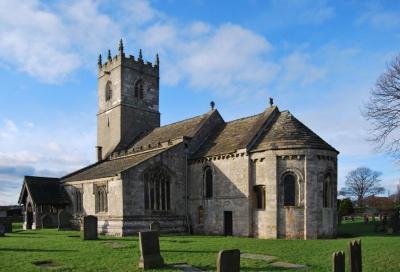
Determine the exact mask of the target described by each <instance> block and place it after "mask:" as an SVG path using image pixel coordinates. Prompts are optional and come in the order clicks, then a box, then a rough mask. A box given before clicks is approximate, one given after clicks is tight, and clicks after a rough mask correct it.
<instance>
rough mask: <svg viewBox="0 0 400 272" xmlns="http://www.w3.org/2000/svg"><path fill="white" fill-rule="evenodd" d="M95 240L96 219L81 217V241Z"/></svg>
mask: <svg viewBox="0 0 400 272" xmlns="http://www.w3.org/2000/svg"><path fill="white" fill-rule="evenodd" d="M96 239H97V217H96V216H93V215H88V216H85V217H83V240H96Z"/></svg>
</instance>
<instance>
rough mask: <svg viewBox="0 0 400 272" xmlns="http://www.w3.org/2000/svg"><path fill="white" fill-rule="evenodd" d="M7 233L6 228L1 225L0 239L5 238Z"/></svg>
mask: <svg viewBox="0 0 400 272" xmlns="http://www.w3.org/2000/svg"><path fill="white" fill-rule="evenodd" d="M5 233H6V227H4V225H3V224H0V237H3V236H4V234H5Z"/></svg>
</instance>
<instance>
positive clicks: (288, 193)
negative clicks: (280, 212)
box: [283, 174, 296, 206]
mask: <svg viewBox="0 0 400 272" xmlns="http://www.w3.org/2000/svg"><path fill="white" fill-rule="evenodd" d="M283 205H284V206H295V205H296V178H295V177H294V175H292V174H288V175H286V176H285V177H284V179H283Z"/></svg>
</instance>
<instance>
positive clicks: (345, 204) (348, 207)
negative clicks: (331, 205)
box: [339, 198, 354, 215]
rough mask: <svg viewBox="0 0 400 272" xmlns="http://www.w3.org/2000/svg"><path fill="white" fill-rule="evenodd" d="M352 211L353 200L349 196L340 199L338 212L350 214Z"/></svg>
mask: <svg viewBox="0 0 400 272" xmlns="http://www.w3.org/2000/svg"><path fill="white" fill-rule="evenodd" d="M352 213H354V207H353V202H352V201H351V199H350V198H345V199H342V200H341V201H340V205H339V214H340V215H351V214H352Z"/></svg>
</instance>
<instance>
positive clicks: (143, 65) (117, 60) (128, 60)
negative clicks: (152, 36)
mask: <svg viewBox="0 0 400 272" xmlns="http://www.w3.org/2000/svg"><path fill="white" fill-rule="evenodd" d="M97 64H98V68H99V72H98V73H99V77H101V76H103V75H104V74H107V73H109V72H110V71H111V70H113V69H115V68H116V67H118V66H121V65H123V66H126V67H129V68H131V69H134V70H137V71H139V72H142V73H146V74H149V75H152V76H156V77H159V70H160V69H159V67H160V60H159V56H158V54H157V55H156V59H155V62H154V64H153V63H152V62H150V61H145V60H144V59H143V55H142V49H140V50H139V55H138V57H137V58H135V56H134V55H129V56H127V55H125V52H124V47H123V43H122V40H121V41H120V45H119V48H118V54H117V55H114V56H112V55H111V50H108V56H107V61H106V62H105V63H102V56H101V55H99V61H98V63H97Z"/></svg>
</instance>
